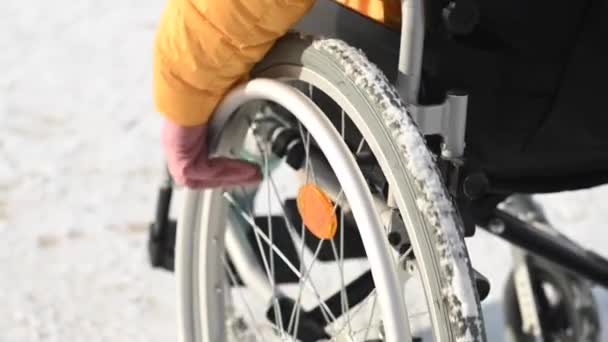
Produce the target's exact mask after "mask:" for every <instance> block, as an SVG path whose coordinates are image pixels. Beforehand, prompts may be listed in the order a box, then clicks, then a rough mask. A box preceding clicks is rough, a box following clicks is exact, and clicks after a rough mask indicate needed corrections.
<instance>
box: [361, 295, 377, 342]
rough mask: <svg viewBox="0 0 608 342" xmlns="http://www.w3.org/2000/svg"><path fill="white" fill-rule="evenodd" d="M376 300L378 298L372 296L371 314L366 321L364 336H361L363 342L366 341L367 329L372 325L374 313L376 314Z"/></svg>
mask: <svg viewBox="0 0 608 342" xmlns="http://www.w3.org/2000/svg"><path fill="white" fill-rule="evenodd" d="M377 299H378V296H374V301H373V302H372V312H371V313H370V315H369V320H368V321H367V329H365V335H364V336H363V341H365V340H367V335H368V334H369V328H370V327H371V325H372V320H373V318H374V313H375V312H376V303H377Z"/></svg>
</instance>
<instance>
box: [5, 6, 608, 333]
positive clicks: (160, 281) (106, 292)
mask: <svg viewBox="0 0 608 342" xmlns="http://www.w3.org/2000/svg"><path fill="white" fill-rule="evenodd" d="M162 5H163V1H162V0H148V1H143V0H122V1H118V0H108V1H92V0H86V1H85V0H82V1H73V0H55V1H42V0H2V1H0V51H1V52H0V236H1V237H2V238H1V239H0V303H2V305H1V306H0V342H23V341H32V342H34V341H62V342H63V341H112V342H121V341H125V342H126V341H129V342H132V341H145V342H153V341H174V340H175V339H176V332H175V318H174V312H175V304H174V303H175V298H174V297H175V296H174V291H175V288H174V285H173V278H172V276H171V275H170V274H166V273H163V272H160V271H155V270H152V269H150V267H149V266H148V265H147V261H146V256H145V253H146V251H145V239H146V234H145V230H146V225H147V222H148V221H149V220H150V218H151V215H152V213H153V201H154V196H155V186H156V183H157V181H158V180H159V178H160V175H161V156H160V150H159V142H158V130H159V129H158V128H159V123H160V118H159V116H158V115H157V114H155V113H154V111H153V108H152V106H151V98H150V69H151V63H150V59H151V58H150V48H151V43H152V38H153V32H154V27H155V22H156V19H157V17H158V15H159V13H160V12H161V8H162ZM606 199H608V188H606V187H604V188H599V189H595V190H592V191H582V192H576V193H570V194H560V195H551V196H544V197H542V198H541V200H542V202H543V203H544V204H545V205H546V206H547V210H548V214H549V216H550V218H551V219H552V220H553V221H554V222H559V224H560V225H561V226H563V227H564V229H563V230H564V232H565V233H567V234H568V235H570V236H571V237H573V238H575V239H577V240H579V241H581V242H583V243H584V244H585V245H587V246H590V247H592V248H594V249H595V250H596V251H598V252H599V253H601V254H604V255H606V256H608V254H607V253H608V252H607V249H606V248H605V246H606V245H608V233H607V232H606V231H605V230H604V226H603V225H605V224H606V222H607V221H608V214H606V213H607V212H608V210H607V209H608V201H607V200H606ZM604 210H606V211H604ZM469 245H470V248H471V251H472V252H471V253H472V255H473V261H474V264H475V266H476V267H477V268H478V269H479V270H480V271H481V272H482V273H484V274H486V275H488V276H489V277H490V278H491V279H492V280H493V281H494V282H493V286H494V291H493V292H492V294H491V297H490V298H489V299H488V300H487V302H486V304H485V306H484V307H485V311H486V320H487V324H488V326H489V328H490V333H491V336H492V338H491V341H500V340H501V338H500V334H501V325H502V318H501V308H500V296H501V288H502V281H504V278H505V276H506V274H507V271H508V264H509V262H508V260H510V252H509V250H508V247H507V246H506V245H505V244H504V243H501V242H500V241H497V240H496V239H495V238H492V237H489V236H487V235H486V234H483V232H481V233H479V235H478V237H476V238H475V239H473V240H471V241H469ZM597 296H598V300H599V301H600V306H601V307H602V308H603V309H604V313H603V314H604V321H607V322H608V319H607V317H606V316H607V315H608V293H607V292H606V291H603V290H598V291H597ZM603 337H604V340H608V333H606V332H604V335H603Z"/></svg>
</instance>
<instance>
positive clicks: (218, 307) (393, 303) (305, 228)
mask: <svg viewBox="0 0 608 342" xmlns="http://www.w3.org/2000/svg"><path fill="white" fill-rule="evenodd" d="M253 76H254V78H265V79H257V80H256V79H254V80H253V81H251V82H250V83H248V84H247V85H245V86H243V87H241V88H239V89H237V90H235V91H234V92H233V93H231V94H230V95H229V96H228V98H227V99H226V100H225V101H224V103H223V105H222V106H220V108H219V109H218V112H217V113H216V119H217V121H214V127H215V129H216V131H215V132H217V133H218V134H217V135H215V136H214V138H213V141H212V146H214V147H215V150H216V152H218V153H219V154H222V155H229V156H233V157H244V158H247V159H249V160H252V161H254V162H258V163H259V164H260V167H261V168H262V170H263V174H264V181H263V182H262V183H261V184H260V185H258V186H252V187H247V188H244V187H238V188H235V189H230V190H213V191H204V192H198V191H193V190H187V191H186V194H185V198H184V203H183V210H182V213H181V216H180V217H179V219H178V224H179V225H178V236H177V248H176V275H177V277H178V294H179V313H180V316H179V324H180V329H181V336H180V338H181V341H183V342H203V341H204V342H224V341H236V340H238V341H302V342H317V341H318V342H321V341H336V342H341V341H350V342H355V341H356V342H363V341H366V342H372V341H374V342H375V341H389V342H407V341H438V342H465V341H467V342H468V341H470V342H480V341H485V332H484V325H483V320H482V317H481V310H480V305H479V299H478V295H477V293H476V290H475V288H474V283H473V279H472V274H473V273H472V269H471V265H470V261H469V257H468V253H467V249H466V246H465V244H464V239H463V235H462V227H461V223H460V221H459V218H458V216H457V213H456V211H455V209H454V207H453V205H452V203H451V201H450V198H449V197H448V195H447V194H446V192H445V191H444V187H443V184H442V181H441V178H440V174H439V172H438V171H437V169H436V168H435V165H434V159H433V156H432V155H431V154H430V152H429V151H428V150H427V148H426V146H425V144H424V139H423V138H422V137H421V135H420V134H419V132H418V130H417V129H416V127H415V125H414V124H413V123H412V121H411V120H410V118H409V117H408V116H407V114H406V111H405V106H404V104H403V103H402V102H401V100H400V99H399V96H398V95H397V93H396V92H395V90H394V89H393V88H392V86H391V85H390V84H389V83H388V81H387V79H386V78H385V77H384V75H383V74H382V73H381V72H380V71H379V70H378V69H377V68H376V67H375V66H374V65H373V64H371V63H370V62H368V61H367V59H366V58H365V57H364V56H362V55H361V54H360V52H359V51H358V50H355V49H353V48H351V47H349V46H348V45H346V44H345V43H343V42H340V41H336V40H313V39H309V38H303V37H301V36H299V35H295V34H294V35H288V36H287V37H286V38H284V39H282V40H281V41H280V42H278V43H277V44H276V46H275V47H274V49H273V50H272V51H271V52H270V54H269V55H268V56H267V57H266V59H265V60H264V61H263V62H262V63H260V64H259V65H258V66H257V68H256V69H255V70H254V72H253ZM269 79H274V80H280V81H281V82H282V83H279V82H277V81H272V80H269ZM295 89H299V90H300V91H297V90H295ZM250 100H255V101H253V102H251V101H250ZM260 100H262V102H260ZM269 103H272V104H269ZM237 107H238V108H239V109H238V110H237ZM235 111H236V112H237V113H236V114H235V115H232V114H233V113H234V112H235ZM218 129H219V130H218Z"/></svg>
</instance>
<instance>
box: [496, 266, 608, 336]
mask: <svg viewBox="0 0 608 342" xmlns="http://www.w3.org/2000/svg"><path fill="white" fill-rule="evenodd" d="M527 259H528V260H527V262H526V263H527V268H528V269H529V271H528V272H529V282H530V285H531V289H530V290H531V291H525V290H523V291H522V292H523V293H521V294H519V295H518V293H517V290H516V286H517V285H516V279H515V275H514V274H513V273H512V274H511V275H510V276H509V278H508V280H507V285H506V287H505V297H504V309H505V319H506V337H507V340H508V341H512V342H528V341H529V342H532V341H538V338H537V336H540V337H541V338H542V341H545V342H578V341H585V342H599V338H600V334H599V332H600V331H599V330H600V329H599V328H600V323H599V313H598V310H597V306H596V304H595V298H594V297H593V293H592V292H591V288H590V286H589V284H588V283H587V282H586V281H584V280H583V279H580V278H579V277H577V276H576V275H573V274H570V273H568V272H567V271H565V270H563V269H561V268H559V267H557V266H552V265H550V264H549V263H548V262H542V261H541V260H540V259H537V258H535V257H532V256H528V258H527ZM523 286H526V285H525V284H524V285H523ZM531 306H533V308H532V310H531ZM529 320H532V321H534V324H530V322H528V321H529ZM536 323H538V327H539V329H536V331H533V330H535V329H531V328H530V327H531V326H534V325H535V324H536Z"/></svg>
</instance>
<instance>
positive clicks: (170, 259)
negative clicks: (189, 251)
mask: <svg viewBox="0 0 608 342" xmlns="http://www.w3.org/2000/svg"><path fill="white" fill-rule="evenodd" d="M176 227H177V222H175V221H174V220H169V221H168V222H167V224H166V225H164V227H157V226H156V223H152V224H150V231H149V234H148V258H149V260H150V264H151V265H152V266H153V267H157V268H161V269H165V270H167V271H171V272H173V270H174V268H175V231H176Z"/></svg>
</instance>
